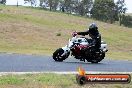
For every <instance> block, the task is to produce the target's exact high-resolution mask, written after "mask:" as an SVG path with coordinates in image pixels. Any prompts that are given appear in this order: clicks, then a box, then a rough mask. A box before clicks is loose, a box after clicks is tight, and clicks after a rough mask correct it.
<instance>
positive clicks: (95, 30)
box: [89, 23, 99, 36]
mask: <svg viewBox="0 0 132 88" xmlns="http://www.w3.org/2000/svg"><path fill="white" fill-rule="evenodd" d="M89 34H91V35H93V36H97V35H98V34H99V31H98V27H97V25H96V24H95V23H91V24H90V25H89Z"/></svg>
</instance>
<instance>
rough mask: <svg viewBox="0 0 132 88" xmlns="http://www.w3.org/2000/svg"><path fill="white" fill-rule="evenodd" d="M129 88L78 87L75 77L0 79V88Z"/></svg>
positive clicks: (122, 87) (113, 87) (124, 87)
mask: <svg viewBox="0 0 132 88" xmlns="http://www.w3.org/2000/svg"><path fill="white" fill-rule="evenodd" d="M102 86H103V88H131V87H132V82H131V83H130V84H86V85H83V86H80V85H78V84H77V82H76V76H75V75H70V74H68V75H66V74H51V73H50V74H48V73H45V74H25V75H5V76H1V77H0V88H73V87H74V88H102Z"/></svg>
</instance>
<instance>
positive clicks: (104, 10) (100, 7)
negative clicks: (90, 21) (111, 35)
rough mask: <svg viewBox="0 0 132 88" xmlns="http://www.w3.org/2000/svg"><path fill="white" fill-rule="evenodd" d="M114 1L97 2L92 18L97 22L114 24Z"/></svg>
mask: <svg viewBox="0 0 132 88" xmlns="http://www.w3.org/2000/svg"><path fill="white" fill-rule="evenodd" d="M116 15H117V14H116V8H115V3H114V0H95V2H94V4H93V8H92V9H91V16H92V17H93V18H95V19H97V20H101V21H104V22H110V23H113V22H114V21H115V18H116Z"/></svg>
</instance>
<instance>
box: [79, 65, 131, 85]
mask: <svg viewBox="0 0 132 88" xmlns="http://www.w3.org/2000/svg"><path fill="white" fill-rule="evenodd" d="M78 71H79V74H77V75H76V80H77V83H78V84H80V85H83V84H86V83H101V84H103V83H109V84H110V83H113V84H118V83H119V84H120V83H130V82H131V76H130V75H129V74H86V73H85V70H84V69H83V68H82V67H79V69H78Z"/></svg>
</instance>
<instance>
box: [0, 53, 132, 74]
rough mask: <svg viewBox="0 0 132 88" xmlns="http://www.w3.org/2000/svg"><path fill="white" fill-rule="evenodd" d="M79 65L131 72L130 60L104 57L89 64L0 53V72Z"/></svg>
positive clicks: (91, 69) (58, 68)
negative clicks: (97, 62) (98, 61)
mask: <svg viewBox="0 0 132 88" xmlns="http://www.w3.org/2000/svg"><path fill="white" fill-rule="evenodd" d="M79 66H82V67H83V68H84V69H85V70H86V71H95V72H132V61H123V60H109V59H104V60H103V61H102V62H100V63H99V64H91V63H87V62H81V61H79V60H76V59H74V58H68V59H67V60H65V61H64V62H55V61H54V60H53V59H52V57H51V56H37V55H21V54H0V72H53V71H58V72H63V71H65V72H66V71H77V68H78V67H79Z"/></svg>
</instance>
